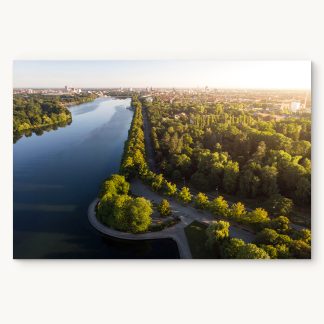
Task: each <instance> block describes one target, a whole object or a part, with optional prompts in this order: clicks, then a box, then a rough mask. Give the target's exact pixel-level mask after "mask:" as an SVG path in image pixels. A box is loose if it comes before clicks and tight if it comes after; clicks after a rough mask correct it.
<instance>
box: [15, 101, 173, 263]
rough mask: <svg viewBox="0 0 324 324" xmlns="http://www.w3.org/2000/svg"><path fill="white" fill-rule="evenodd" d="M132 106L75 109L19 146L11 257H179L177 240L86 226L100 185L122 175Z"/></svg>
mask: <svg viewBox="0 0 324 324" xmlns="http://www.w3.org/2000/svg"><path fill="white" fill-rule="evenodd" d="M129 107H130V99H115V98H98V99H96V100H95V101H93V102H90V103H85V104H81V105H77V106H71V107H70V108H69V109H70V111H71V113H72V119H73V121H72V124H71V125H68V126H66V127H62V128H58V129H56V130H52V131H49V132H44V133H43V134H42V135H39V136H37V135H36V134H33V135H32V136H30V137H22V138H21V139H20V140H18V141H17V142H16V143H15V144H14V146H13V157H14V159H13V160H14V162H13V168H14V174H13V181H14V194H13V199H14V221H13V224H14V258H89V259H91V258H179V253H178V249H177V245H176V243H175V242H174V241H173V240H168V239H166V240H150V241H136V242H135V241H121V240H115V239H111V238H108V237H104V236H103V235H102V234H100V233H98V232H97V231H96V230H95V229H94V228H92V227H91V225H90V224H89V222H88V217H87V208H88V206H89V204H90V203H91V201H92V200H93V199H94V198H95V197H96V196H97V194H98V191H99V188H100V184H101V183H102V181H103V180H104V179H105V178H107V177H108V176H109V175H110V174H112V173H117V172H118V170H119V164H120V160H121V157H122V152H123V148H124V142H125V140H126V139H127V135H128V130H129V128H130V123H131V120H132V116H133V112H132V111H131V110H129V109H127V108H129Z"/></svg>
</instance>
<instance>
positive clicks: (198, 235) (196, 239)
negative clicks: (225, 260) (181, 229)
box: [185, 221, 216, 259]
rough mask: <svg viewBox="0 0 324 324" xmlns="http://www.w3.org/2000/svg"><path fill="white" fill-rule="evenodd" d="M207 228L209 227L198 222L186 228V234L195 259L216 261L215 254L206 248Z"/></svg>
mask: <svg viewBox="0 0 324 324" xmlns="http://www.w3.org/2000/svg"><path fill="white" fill-rule="evenodd" d="M206 228H207V225H205V224H202V223H199V222H197V221H194V222H192V223H191V224H190V225H188V226H187V227H185V233H186V236H187V240H188V243H189V246H190V251H191V254H192V258H193V259H215V258H216V256H215V254H214V253H212V252H211V251H209V250H208V249H207V248H206V245H205V244H206V240H207V236H206V233H205V231H206Z"/></svg>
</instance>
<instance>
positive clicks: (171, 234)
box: [88, 179, 255, 259]
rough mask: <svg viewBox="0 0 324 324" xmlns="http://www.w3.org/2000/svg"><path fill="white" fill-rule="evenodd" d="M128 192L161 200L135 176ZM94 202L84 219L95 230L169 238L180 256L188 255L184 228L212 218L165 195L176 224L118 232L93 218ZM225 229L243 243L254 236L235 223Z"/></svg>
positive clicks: (141, 237)
mask: <svg viewBox="0 0 324 324" xmlns="http://www.w3.org/2000/svg"><path fill="white" fill-rule="evenodd" d="M131 191H132V193H133V194H135V195H137V196H143V197H145V198H146V199H149V200H151V201H153V202H156V203H160V201H161V200H162V199H163V197H162V196H161V195H159V194H158V193H156V192H154V191H152V190H151V188H150V187H149V186H147V185H145V184H144V183H143V182H142V181H141V180H139V179H135V180H133V181H132V182H131ZM98 201H99V199H98V198H96V199H95V200H94V201H93V202H92V203H91V204H90V206H89V208H88V218H89V221H90V223H91V225H92V226H93V227H94V228H96V229H97V230H98V231H99V232H101V233H103V234H106V235H108V236H111V237H115V238H119V239H124V240H152V239H164V238H171V239H173V240H174V241H176V243H177V245H178V249H179V254H180V257H181V258H182V259H191V258H192V256H191V252H190V247H189V244H188V241H187V237H186V234H185V232H184V228H185V227H186V226H187V225H189V224H191V223H192V222H193V221H198V222H201V223H204V224H206V225H208V224H210V223H211V222H213V221H215V217H214V216H213V215H212V214H211V213H209V212H207V211H202V210H197V209H196V208H193V207H191V206H190V205H182V204H181V203H179V202H178V201H176V200H175V199H172V198H169V202H170V206H171V209H172V213H173V214H174V215H177V216H178V217H179V218H180V222H179V223H178V224H176V225H174V226H171V227H168V228H165V229H164V230H162V231H158V232H149V233H142V234H133V233H126V232H120V231H117V230H115V229H112V228H109V227H107V226H105V225H104V224H102V223H101V222H100V221H99V220H98V219H97V217H96V211H95V209H96V205H97V203H98ZM229 231H230V236H231V237H237V238H240V239H242V240H243V241H245V242H247V243H249V242H252V241H253V240H254V237H255V235H254V234H252V233H250V232H248V231H246V230H244V229H243V228H241V227H238V226H235V225H234V224H231V226H230V229H229Z"/></svg>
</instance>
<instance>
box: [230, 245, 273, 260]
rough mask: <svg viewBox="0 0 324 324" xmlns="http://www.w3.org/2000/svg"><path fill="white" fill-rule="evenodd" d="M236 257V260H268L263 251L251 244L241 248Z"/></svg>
mask: <svg viewBox="0 0 324 324" xmlns="http://www.w3.org/2000/svg"><path fill="white" fill-rule="evenodd" d="M236 257H237V259H270V256H269V254H268V253H267V252H266V251H265V250H263V249H261V248H259V247H257V246H256V245H255V244H252V243H248V244H245V245H243V246H241V247H240V249H239V251H238V252H237V255H236Z"/></svg>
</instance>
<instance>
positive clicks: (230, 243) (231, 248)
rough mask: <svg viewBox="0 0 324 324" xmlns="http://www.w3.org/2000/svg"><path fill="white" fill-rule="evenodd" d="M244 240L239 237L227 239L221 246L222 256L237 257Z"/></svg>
mask: <svg viewBox="0 0 324 324" xmlns="http://www.w3.org/2000/svg"><path fill="white" fill-rule="evenodd" d="M244 244H245V243H244V241H243V240H241V239H238V238H231V239H229V240H225V241H224V243H223V244H222V246H221V256H222V258H224V259H236V256H237V253H238V251H239V249H240V248H241V247H242V246H243V245H244Z"/></svg>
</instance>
